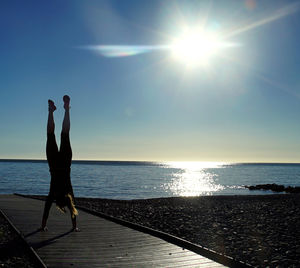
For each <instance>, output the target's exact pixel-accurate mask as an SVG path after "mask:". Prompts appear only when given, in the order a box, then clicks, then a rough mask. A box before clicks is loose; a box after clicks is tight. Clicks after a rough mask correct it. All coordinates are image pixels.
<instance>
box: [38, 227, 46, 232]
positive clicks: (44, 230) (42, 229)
mask: <svg viewBox="0 0 300 268" xmlns="http://www.w3.org/2000/svg"><path fill="white" fill-rule="evenodd" d="M40 230H41V232H47V231H48V227H47V226H44V227H43V226H42V227H41V229H40Z"/></svg>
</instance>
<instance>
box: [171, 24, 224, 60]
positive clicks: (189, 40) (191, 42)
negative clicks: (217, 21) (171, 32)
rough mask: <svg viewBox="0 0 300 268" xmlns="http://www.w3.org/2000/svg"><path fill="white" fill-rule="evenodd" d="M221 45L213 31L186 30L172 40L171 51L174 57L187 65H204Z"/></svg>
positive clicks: (219, 39)
mask: <svg viewBox="0 0 300 268" xmlns="http://www.w3.org/2000/svg"><path fill="white" fill-rule="evenodd" d="M222 46H223V44H222V41H221V38H220V37H219V36H218V35H217V34H216V33H215V32H209V31H205V30H202V29H201V30H188V31H185V32H184V33H183V34H181V35H180V36H179V37H177V38H176V39H175V40H174V42H173V44H172V45H171V51H172V55H173V56H174V57H175V58H176V59H178V60H180V61H183V62H184V63H186V64H187V65H196V64H197V65H198V64H201V65H206V64H208V63H209V61H210V60H211V58H212V57H213V56H214V55H216V54H217V53H218V52H219V51H220V49H221V48H222Z"/></svg>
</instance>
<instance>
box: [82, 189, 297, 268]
mask: <svg viewBox="0 0 300 268" xmlns="http://www.w3.org/2000/svg"><path fill="white" fill-rule="evenodd" d="M76 204H78V205H80V206H84V207H86V208H89V209H92V210H95V211H99V212H102V213H106V214H108V215H111V216H114V217H118V218H121V219H124V220H127V221H131V222H134V223H138V224H141V225H144V226H148V227H151V228H153V229H156V230H160V231H163V232H166V233H169V234H172V235H175V236H177V237H180V238H183V239H185V240H188V241H191V242H193V243H195V244H199V245H201V246H204V247H207V248H209V249H212V250H214V251H216V252H219V253H223V254H226V255H228V256H231V257H234V258H236V259H238V260H241V261H244V262H247V263H249V264H251V265H253V266H257V267H267V266H270V267H300V229H299V226H300V194H280V195H255V196H251V195H249V196H205V197H175V198H157V199H145V200H130V201H121V200H110V199H96V198H76ZM79 217H80V215H79Z"/></svg>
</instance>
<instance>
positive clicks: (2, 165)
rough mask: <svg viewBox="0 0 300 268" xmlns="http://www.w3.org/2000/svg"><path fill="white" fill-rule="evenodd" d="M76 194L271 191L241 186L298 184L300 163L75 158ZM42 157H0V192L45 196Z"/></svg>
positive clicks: (135, 195) (113, 195)
mask: <svg viewBox="0 0 300 268" xmlns="http://www.w3.org/2000/svg"><path fill="white" fill-rule="evenodd" d="M71 180H72V185H73V189H74V194H75V196H78V197H79V196H81V197H99V198H111V199H144V198H156V197H171V196H201V195H245V194H273V192H271V191H249V190H248V189H245V187H243V186H244V185H256V184H265V183H277V184H283V185H285V186H300V164H234V163H211V162H208V163H205V162H165V163H161V162H117V161H98V162H92V161H74V162H73V164H72V170H71ZM49 184H50V174H49V171H48V164H47V162H46V161H3V160H2V161H0V194H11V193H22V194H38V195H47V194H48V191H49Z"/></svg>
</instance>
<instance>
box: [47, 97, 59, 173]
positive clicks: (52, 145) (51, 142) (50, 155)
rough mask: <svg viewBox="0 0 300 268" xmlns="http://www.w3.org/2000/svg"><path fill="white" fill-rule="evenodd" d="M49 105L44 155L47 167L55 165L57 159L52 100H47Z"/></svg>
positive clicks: (54, 108)
mask: <svg viewBox="0 0 300 268" xmlns="http://www.w3.org/2000/svg"><path fill="white" fill-rule="evenodd" d="M48 105H49V108H48V110H49V114H48V122H47V145H46V155H47V160H48V164H49V168H50V170H51V168H53V166H54V165H55V164H54V163H55V161H56V160H57V153H58V148H57V144H56V140H55V134H54V130H55V124H54V117H53V112H54V111H55V110H56V107H55V105H54V102H53V101H52V100H48Z"/></svg>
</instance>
